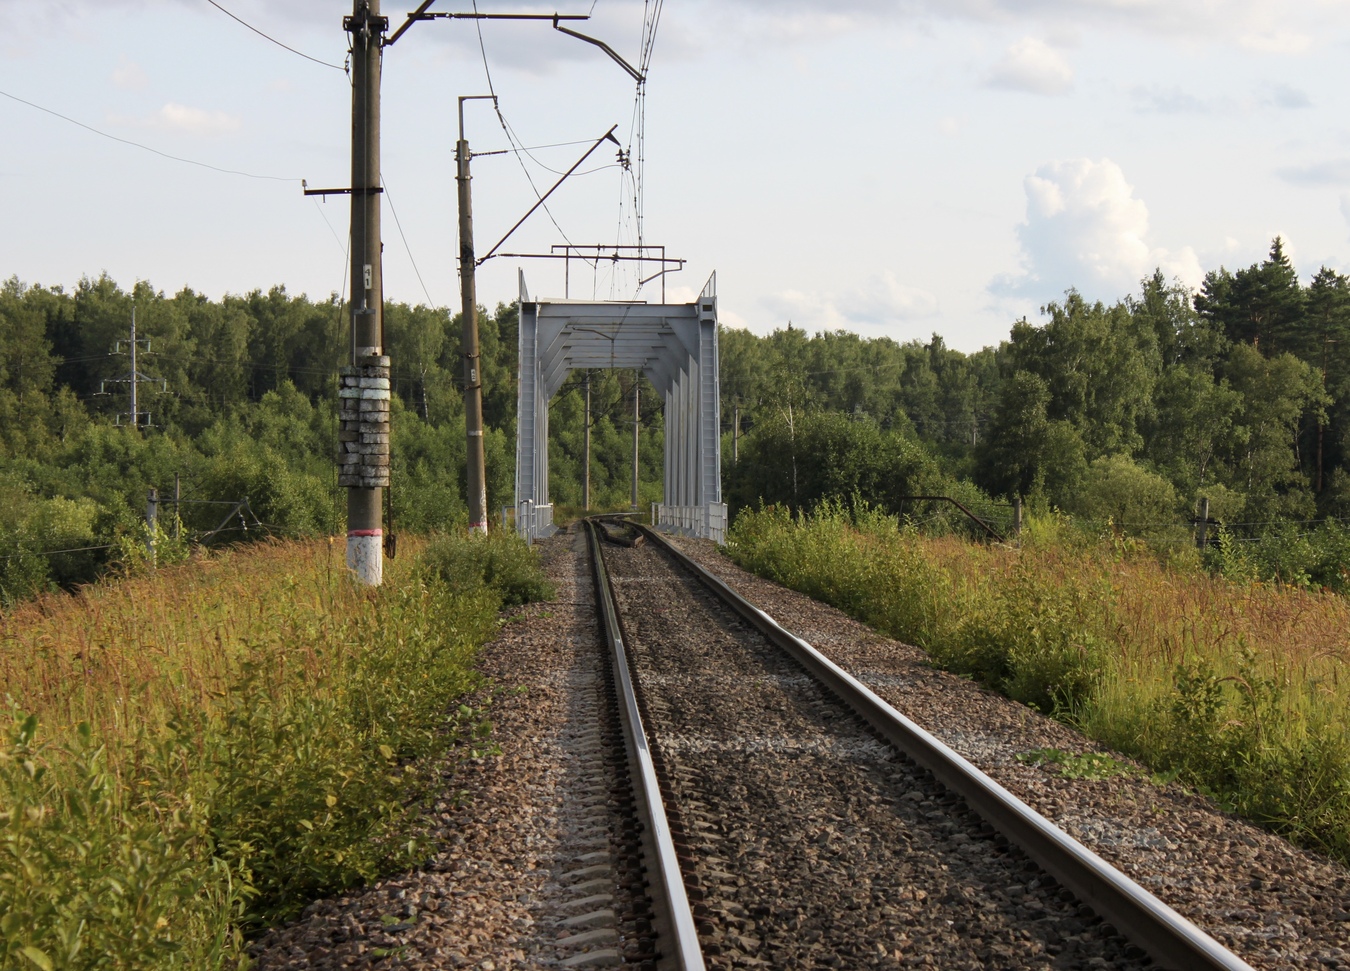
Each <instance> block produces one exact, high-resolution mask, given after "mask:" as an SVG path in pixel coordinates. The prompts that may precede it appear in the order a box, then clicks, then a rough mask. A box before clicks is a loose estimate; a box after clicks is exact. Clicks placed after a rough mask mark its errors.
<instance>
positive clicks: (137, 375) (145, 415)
mask: <svg viewBox="0 0 1350 971" xmlns="http://www.w3.org/2000/svg"><path fill="white" fill-rule="evenodd" d="M124 344H125V345H126V348H127V350H126V353H127V355H128V356H129V357H130V358H131V370H130V371H128V372H127V373H126V374H123V375H122V376H121V377H116V378H108V379H106V380H105V381H103V382H101V383H100V384H99V390H98V393H99V394H109V393H110V392H109V391H108V385H110V384H127V385H130V386H131V401H130V402H129V407H130V408H131V410H130V411H124V412H120V413H119V414H118V415H117V424H119V425H120V424H121V423H122V419H123V418H126V419H127V423H128V424H130V425H134V426H135V427H137V428H140V427H141V426H143V425H144V426H149V424H150V413H149V412H148V411H141V399H140V391H139V389H140V386H141V385H142V384H158V385H159V388H160V391H161V392H163V391H166V390H168V383H167V382H166V381H165V380H164V379H163V378H154V377H151V376H150V375H148V374H142V373H141V372H140V370H139V368H140V365H139V363H138V362H137V360H136V357H137V353H138V351H139V350H140V346H141V345H142V344H144V345H145V349H146V351H149V350H150V341H149V340H146V339H143V338H140V337H137V336H136V302H135V301H134V300H133V301H132V302H131V339H130V340H120V339H119V340H118V341H117V342H116V343H115V344H113V353H114V354H121V353H122V346H123V345H124Z"/></svg>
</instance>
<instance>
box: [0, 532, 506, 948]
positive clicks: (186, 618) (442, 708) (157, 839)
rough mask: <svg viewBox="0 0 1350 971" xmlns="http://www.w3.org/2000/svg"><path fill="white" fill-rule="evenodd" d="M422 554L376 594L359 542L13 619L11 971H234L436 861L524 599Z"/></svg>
mask: <svg viewBox="0 0 1350 971" xmlns="http://www.w3.org/2000/svg"><path fill="white" fill-rule="evenodd" d="M499 545H500V544H499ZM471 546H472V550H471V552H470V553H469V554H467V557H468V559H469V560H472V559H473V558H474V557H476V556H482V555H486V553H487V552H489V551H488V550H487V546H486V544H477V545H473V544H471ZM417 553H418V550H417V549H414V548H410V547H409V546H408V545H406V544H405V545H404V550H403V554H404V555H403V556H402V557H400V558H399V559H398V560H395V561H392V562H390V563H389V564H388V567H387V569H386V583H385V585H384V586H383V587H382V588H380V589H379V590H374V591H372V590H369V589H363V588H360V587H358V586H356V585H355V584H354V583H353V582H352V581H351V579H350V578H349V575H348V571H347V570H346V568H345V565H344V563H343V558H344V550H343V547H342V544H341V543H340V542H328V541H324V540H319V541H306V542H285V543H272V544H266V545H261V546H256V547H251V548H249V549H248V550H246V551H237V552H233V553H224V554H220V555H217V556H213V557H210V558H207V559H203V560H200V561H196V562H190V563H184V564H181V565H177V566H174V567H170V568H164V569H161V570H159V571H158V572H157V573H154V574H150V575H143V576H136V577H131V578H127V579H124V580H121V581H118V582H113V583H107V584H99V585H96V586H91V587H89V588H86V589H85V590H83V591H81V592H80V593H79V594H78V595H77V596H73V597H72V596H49V597H45V598H43V599H40V600H37V601H34V602H31V603H27V604H24V605H22V606H19V607H18V608H16V609H14V610H12V611H10V612H9V613H8V614H6V615H4V617H3V618H0V691H3V693H4V695H5V697H6V699H7V703H8V706H9V709H10V712H9V714H10V726H11V727H10V728H9V729H8V730H7V731H6V736H7V737H6V738H5V739H4V740H3V742H0V965H3V966H5V967H15V966H27V967H33V968H39V969H41V968H54V967H65V968H83V967H110V968H149V967H155V968H179V967H181V968H194V969H195V968H221V967H230V966H234V965H237V964H239V963H240V962H241V961H242V953H243V952H242V941H243V937H242V934H243V933H244V932H246V931H247V930H248V929H250V928H252V927H256V926H257V925H258V924H260V923H265V922H267V921H271V920H275V919H280V918H284V917H286V916H288V915H291V914H294V913H295V912H296V911H298V909H299V908H300V907H301V906H303V904H304V902H305V901H306V900H308V899H312V897H313V896H314V895H316V894H318V893H321V892H326V891H331V890H334V889H338V888H340V887H343V886H347V885H350V884H352V883H355V882H359V881H362V880H367V879H371V878H373V877H374V876H376V875H378V874H379V873H381V872H385V871H387V870H389V869H390V868H392V867H397V866H406V865H408V864H410V863H412V862H415V861H416V860H417V859H419V858H420V856H421V855H422V854H423V853H425V851H426V843H425V841H424V839H423V837H422V831H421V822H420V817H419V815H418V807H419V805H420V800H421V799H422V798H423V797H424V795H425V793H426V792H427V791H429V787H430V786H431V785H432V784H434V781H435V779H436V778H437V776H436V772H435V767H434V759H433V757H434V756H436V755H438V754H440V753H442V752H444V751H445V750H446V749H447V748H448V746H449V745H451V744H453V742H454V740H455V738H456V737H463V736H464V734H465V733H466V732H467V733H469V734H470V735H473V736H475V737H476V736H477V735H478V734H479V733H481V731H482V729H483V728H484V727H485V724H484V723H482V722H481V719H480V717H479V716H478V715H477V713H475V712H473V711H470V710H468V709H466V708H462V707H459V708H457V706H456V704H455V699H456V698H457V697H458V696H459V695H460V694H462V693H463V692H464V691H465V690H466V689H467V688H468V687H469V686H470V685H471V684H472V683H473V674H472V669H471V662H472V659H473V655H474V651H475V650H476V648H477V645H478V644H480V643H482V642H483V641H484V640H485V639H486V638H487V637H488V636H490V634H491V632H492V631H493V630H494V629H495V617H496V611H497V609H498V606H499V605H500V603H501V600H502V593H501V592H500V591H499V590H498V589H497V588H496V587H495V586H492V585H490V584H484V583H479V584H478V585H476V586H475V587H474V588H473V589H471V590H468V591H462V590H455V589H452V588H451V587H450V586H449V585H448V584H447V583H445V582H443V581H442V580H439V579H437V578H435V577H434V576H432V575H431V573H430V572H429V570H428V568H427V567H426V566H425V565H424V564H423V563H421V562H419V557H418V556H417V555H416V554H417ZM497 555H498V556H500V555H501V553H500V551H497ZM526 566H528V564H524V565H522V566H521V567H520V569H522V570H523V569H525V567H526Z"/></svg>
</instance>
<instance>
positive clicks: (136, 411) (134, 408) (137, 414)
mask: <svg viewBox="0 0 1350 971" xmlns="http://www.w3.org/2000/svg"><path fill="white" fill-rule="evenodd" d="M138 377H140V375H139V374H138V373H137V371H136V301H135V300H133V301H131V423H132V424H133V425H136V426H137V427H139V426H140V424H141V409H140V407H139V405H138V403H137V401H138V399H137V397H136V386H137V385H138V384H140V382H139V381H137V380H136V379H137V378H138ZM153 552H154V550H153V549H152V550H151V553H153Z"/></svg>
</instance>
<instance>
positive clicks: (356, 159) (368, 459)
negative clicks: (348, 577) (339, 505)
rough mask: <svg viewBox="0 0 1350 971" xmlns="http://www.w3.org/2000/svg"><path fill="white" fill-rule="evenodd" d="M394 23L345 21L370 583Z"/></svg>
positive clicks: (377, 561) (355, 481)
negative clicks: (387, 50) (385, 61)
mask: <svg viewBox="0 0 1350 971" xmlns="http://www.w3.org/2000/svg"><path fill="white" fill-rule="evenodd" d="M388 25H389V21H388V20H387V19H386V18H384V17H381V16H380V0H353V2H352V15H351V16H350V17H348V18H346V19H345V20H344V22H343V27H344V29H346V30H347V31H348V33H350V34H351V77H352V182H351V198H352V215H351V235H352V246H351V260H352V263H351V281H352V289H351V307H352V361H351V367H350V368H349V369H348V370H346V371H344V374H343V385H344V387H343V388H342V392H341V394H342V396H343V397H342V404H343V406H344V412H345V414H344V416H343V421H342V426H343V427H342V433H341V436H340V437H342V438H343V439H344V441H343V442H342V445H343V454H342V455H341V457H340V461H341V462H342V468H341V469H340V470H339V482H341V483H342V484H343V485H345V486H346V488H347V566H348V568H349V569H350V570H351V571H352V572H353V573H354V574H355V575H356V579H357V580H358V581H359V582H361V583H363V584H366V585H368V586H378V585H379V584H380V582H381V581H382V580H383V579H384V529H383V519H382V517H381V508H380V506H381V499H382V495H383V490H384V486H387V485H388V483H389V441H388V439H389V435H388V430H389V425H388V420H389V380H388V377H389V359H388V358H387V357H384V356H383V355H384V347H383V343H384V341H383V336H382V335H383V333H384V320H383V313H384V307H383V305H382V298H381V295H382V294H383V293H384V286H383V280H382V276H383V273H382V267H381V264H380V250H381V241H380V48H381V45H382V37H383V34H384V31H385V29H386V28H387V27H388ZM381 382H383V387H380V386H379V385H380V384H381ZM353 406H355V407H353ZM368 439H369V441H368ZM380 439H383V441H380Z"/></svg>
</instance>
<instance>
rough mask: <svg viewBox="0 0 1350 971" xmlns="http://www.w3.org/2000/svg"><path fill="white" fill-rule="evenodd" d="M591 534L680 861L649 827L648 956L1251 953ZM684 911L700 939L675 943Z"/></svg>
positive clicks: (784, 958)
mask: <svg viewBox="0 0 1350 971" xmlns="http://www.w3.org/2000/svg"><path fill="white" fill-rule="evenodd" d="M598 536H599V534H597V540H598ZM602 546H603V548H604V560H605V565H606V569H605V571H603V572H602V574H601V576H602V578H603V577H604V576H606V575H607V576H608V587H609V588H612V590H613V592H614V599H615V606H616V612H617V616H618V618H619V619H620V632H619V635H620V638H621V642H622V650H623V652H624V653H623V656H624V657H625V659H626V660H625V662H624V663H625V665H626V667H627V669H628V673H629V675H630V677H631V681H632V682H633V684H634V685H636V691H637V696H636V699H635V700H634V702H633V704H635V705H636V708H637V710H638V711H640V712H641V718H640V720H641V722H642V723H643V724H644V726H645V729H646V733H647V736H646V740H645V741H641V742H637V743H633V742H630V748H631V747H632V746H633V745H634V744H636V746H637V748H638V749H641V750H643V753H644V757H645V756H646V755H647V754H649V756H650V761H651V763H652V768H653V769H654V770H655V771H656V772H657V773H658V774H659V775H660V776H661V785H660V788H661V790H662V795H661V796H660V797H645V798H648V799H650V802H651V803H652V804H654V805H653V808H654V809H655V811H656V813H657V815H658V816H660V817H668V827H667V823H666V822H663V821H662V819H658V820H657V822H656V825H655V829H656V830H658V831H659V830H662V829H663V828H669V830H670V831H671V838H672V844H671V847H670V854H671V855H672V857H673V858H674V859H678V861H679V863H680V871H681V872H680V873H679V875H678V877H673V876H663V875H662V873H661V867H660V865H659V864H658V855H659V853H660V850H659V848H658V847H657V843H658V842H659V840H656V839H654V837H656V836H660V835H661V833H660V832H656V833H653V832H649V833H648V840H647V850H646V856H647V869H648V882H649V884H651V885H652V888H653V896H654V898H656V899H657V900H658V902H659V904H660V906H659V908H658V909H660V910H661V911H662V912H663V915H664V917H665V919H664V920H660V921H658V929H659V931H660V932H661V937H662V940H659V941H658V942H657V943H658V950H660V951H661V952H662V954H663V958H662V960H661V964H662V966H665V967H672V968H673V967H700V966H707V967H718V968H754V967H774V968H817V967H844V968H854V967H897V966H900V967H907V966H929V967H941V968H987V967H999V968H1091V967H1113V968H1135V967H1156V966H1162V967H1176V968H1233V969H1240V968H1245V967H1246V965H1245V964H1243V963H1242V962H1241V961H1239V960H1238V959H1237V958H1235V957H1234V956H1233V955H1231V954H1230V953H1229V952H1227V951H1225V950H1223V949H1222V948H1220V947H1219V946H1218V945H1217V944H1215V943H1214V942H1213V941H1212V940H1210V939H1208V938H1207V937H1205V936H1204V935H1203V934H1201V933H1200V932H1198V931H1196V930H1195V928H1194V927H1192V926H1191V925H1189V924H1187V923H1186V922H1184V921H1182V920H1181V919H1180V918H1177V917H1176V915H1175V914H1172V913H1171V912H1170V911H1168V910H1167V909H1166V908H1165V907H1162V906H1161V905H1160V904H1157V902H1156V901H1152V899H1151V898H1148V897H1147V895H1146V894H1143V893H1142V891H1139V899H1133V898H1131V897H1130V894H1129V893H1126V894H1125V897H1124V898H1123V899H1121V898H1118V897H1113V896H1112V894H1117V895H1119V894H1120V893H1122V892H1123V891H1121V890H1120V889H1119V888H1118V887H1108V886H1105V885H1104V884H1105V883H1110V882H1111V881H1112V880H1114V879H1115V877H1118V876H1119V874H1114V871H1110V868H1107V867H1105V865H1104V864H1100V861H1096V862H1097V863H1098V864H1100V865H1101V867H1102V868H1103V869H1102V870H1101V872H1095V873H1094V872H1087V871H1076V870H1071V869H1070V867H1071V866H1082V865H1084V864H1083V861H1081V860H1067V861H1066V859H1062V858H1061V857H1060V856H1056V854H1061V855H1062V854H1064V853H1069V855H1070V856H1072V855H1073V852H1075V850H1074V847H1076V844H1072V841H1069V840H1068V839H1067V838H1066V837H1062V834H1059V832H1058V831H1057V830H1053V827H1050V824H1049V823H1046V822H1044V821H1043V820H1040V819H1039V817H1034V814H1030V815H1031V817H1034V818H1023V819H1011V820H1010V819H1005V818H1004V817H1003V816H1000V815H999V813H1002V812H1006V809H1005V808H1004V807H1001V806H995V805H994V804H993V803H991V802H990V801H989V800H990V798H991V797H990V796H989V795H988V794H987V793H986V792H985V791H984V790H983V789H982V788H981V786H982V785H983V784H984V783H980V782H978V780H977V781H976V782H975V783H972V782H971V781H970V780H968V779H966V778H964V777H960V776H959V775H954V774H953V773H954V772H956V770H954V769H952V768H950V767H947V766H945V765H944V766H940V767H937V768H935V767H934V763H933V761H932V760H933V758H934V756H933V754H932V753H931V752H926V751H916V750H914V749H913V747H912V744H913V743H912V740H909V739H906V741H907V743H908V744H910V745H911V748H910V750H909V751H902V750H901V748H900V747H897V745H896V744H894V739H895V738H896V735H895V731H894V730H891V729H888V728H887V727H886V726H885V725H883V726H882V727H881V730H879V728H878V724H875V723H874V724H869V722H868V721H867V720H864V718H863V717H862V716H861V715H860V714H859V708H858V702H857V700H856V699H852V700H853V706H852V707H851V705H850V703H849V702H846V701H845V700H844V698H841V697H840V696H839V694H837V693H836V691H835V690H832V689H831V688H830V687H829V686H827V684H826V683H825V682H824V681H822V680H821V679H820V678H819V677H818V676H817V674H816V673H815V672H812V671H809V670H808V667H805V666H803V663H801V661H800V660H799V659H798V658H794V657H793V656H790V655H789V654H788V653H786V652H785V651H784V649H783V647H782V646H781V645H780V644H778V643H774V642H773V641H772V640H771V639H770V638H769V637H766V636H765V634H764V633H763V632H762V631H761V630H759V629H757V626H756V625H758V624H759V623H760V622H759V621H756V624H753V625H752V623H751V622H750V620H751V619H754V618H753V617H752V616H751V617H747V615H745V614H744V613H738V612H737V611H736V610H734V609H733V608H732V606H730V605H729V604H728V603H727V602H726V601H725V600H724V599H723V598H722V597H720V596H718V595H716V594H715V591H716V588H717V583H716V581H710V580H709V579H708V578H707V577H706V576H705V577H704V578H703V579H699V578H698V577H697V576H696V575H695V574H694V573H693V572H691V570H692V569H693V564H691V563H688V562H680V561H679V560H677V559H676V558H675V555H674V554H672V552H670V551H667V550H665V549H663V546H664V544H662V543H661V542H660V541H659V540H656V539H655V538H653V542H650V543H647V544H645V545H641V546H637V547H632V546H620V545H613V544H601V543H599V542H598V541H597V542H594V543H593V544H592V548H593V549H599V548H601V547H602ZM598 586H599V587H600V592H601V593H602V594H603V593H604V588H605V586H606V584H605V582H604V580H603V579H602V580H601V581H600V583H599V584H598ZM771 633H772V631H771ZM775 639H778V640H781V638H776V637H775ZM812 663H813V662H810V661H809V660H808V664H812ZM825 663H826V665H828V662H825ZM826 675H827V677H828V675H829V672H828V671H826ZM843 678H844V680H845V681H847V680H849V679H848V678H847V676H846V675H844V676H843ZM621 687H622V686H621ZM845 688H847V685H845ZM864 690H865V689H864ZM620 704H621V705H622V704H623V702H622V700H621V701H620ZM869 717H871V716H869ZM921 763H922V764H921ZM958 768H959V767H958ZM930 770H932V771H930ZM960 771H962V772H964V771H965V770H964V769H961V770H960ZM635 774H636V773H635ZM935 774H936V777H935ZM977 774H978V773H977ZM939 777H940V778H943V780H944V781H943V782H939V781H938V778H939ZM985 782H988V780H987V778H986V779H985ZM944 783H945V784H944ZM990 784H991V785H992V783H990ZM972 785H973V786H974V788H973V789H972V788H971V786H972ZM995 788H997V786H995ZM961 793H964V796H963V795H962V794H961ZM643 798H644V797H639V801H640V802H641V801H642V799H643ZM658 803H659V804H660V805H661V808H659V809H658V808H656V806H655V804H658ZM972 807H973V808H972ZM1022 808H1023V809H1024V810H1025V807H1022ZM974 809H979V810H980V812H981V813H983V816H981V815H979V814H977V812H975V811H974ZM1026 812H1027V813H1030V811H1029V810H1027V811H1026ZM650 820H651V817H650V816H649V817H648V828H649V830H650V829H651V828H652V824H651V822H650ZM991 821H992V822H993V824H994V825H991ZM1041 825H1043V826H1044V827H1049V828H1050V829H1051V830H1053V832H1050V833H1046V832H1042V831H1039V830H1038V826H1041ZM996 827H997V828H996ZM1028 827H1030V830H1032V831H1033V832H1030V833H1029V832H1028ZM1004 834H1007V836H1005V835H1004ZM1008 836H1010V837H1011V840H1010V839H1009V838H1008ZM1038 840H1039V841H1040V842H1037V841H1038ZM1047 840H1048V841H1049V843H1050V844H1051V845H1049V846H1047V845H1045V843H1046V841H1047ZM1057 841H1062V842H1063V843H1064V844H1066V846H1057V845H1054V844H1056V842H1057ZM1018 844H1021V845H1018ZM1070 844H1071V845H1070ZM1024 847H1025V849H1024ZM1077 849H1078V850H1081V847H1078V848H1077ZM1082 852H1083V853H1086V851H1082ZM1033 857H1036V859H1039V860H1040V861H1041V862H1039V863H1038V862H1036V860H1034V859H1033ZM1087 857H1091V854H1087ZM1092 859H1095V858H1092ZM1088 862H1089V863H1090V862H1091V860H1089V861H1088ZM1047 863H1048V865H1049V866H1051V867H1053V868H1056V869H1057V870H1058V872H1059V876H1060V877H1061V879H1060V880H1056V879H1055V878H1054V877H1052V876H1051V875H1050V874H1049V873H1048V872H1047V871H1046V869H1045V866H1044V865H1042V864H1047ZM1120 879H1121V880H1122V881H1123V885H1124V886H1125V888H1126V890H1127V891H1128V890H1129V888H1130V887H1132V886H1133V884H1131V883H1130V881H1128V880H1125V879H1124V878H1123V877H1121V878H1120ZM663 880H665V881H669V882H671V883H678V887H674V888H673V890H674V892H673V893H666V892H664V891H663V890H662V882H663ZM1066 885H1070V886H1076V887H1077V889H1078V891H1079V892H1078V893H1077V894H1075V893H1074V892H1072V891H1071V890H1070V889H1068V886H1066ZM1134 889H1135V890H1137V888H1134ZM1085 899H1091V900H1092V903H1093V906H1089V905H1088V904H1086V903H1084V902H1083V901H1084V900H1085ZM686 905H687V906H688V917H689V918H691V919H692V923H693V929H692V931H691V932H689V936H690V937H693V936H694V935H696V942H693V941H689V940H686V941H685V942H684V943H683V944H680V943H679V941H678V937H677V935H678V926H677V925H678V924H679V923H680V920H681V917H680V914H681V912H682V911H683V908H684V907H685V906H686ZM1154 905H1156V907H1157V908H1158V910H1157V912H1156V913H1146V914H1143V915H1142V916H1141V915H1140V913H1136V912H1135V910H1132V909H1131V908H1135V909H1139V908H1142V909H1143V910H1147V909H1148V908H1149V907H1151V906H1154ZM1094 907H1095V908H1096V909H1095V910H1094ZM1098 911H1106V912H1107V913H1108V914H1110V915H1111V916H1113V917H1115V918H1116V920H1117V923H1119V924H1121V926H1122V927H1128V928H1129V930H1130V932H1131V934H1130V939H1127V938H1126V937H1125V936H1123V935H1122V934H1121V933H1119V932H1117V930H1116V929H1115V927H1113V926H1112V925H1111V924H1109V923H1106V922H1105V921H1104V920H1103V919H1102V917H1101V916H1099V913H1098ZM672 914H673V915H674V916H670V915H672ZM1169 921H1171V925H1170V926H1169ZM681 948H683V949H684V953H683V955H681ZM1153 958H1158V959H1159V960H1158V962H1157V963H1156V964H1155V963H1154V962H1153V960H1152V959H1153Z"/></svg>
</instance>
